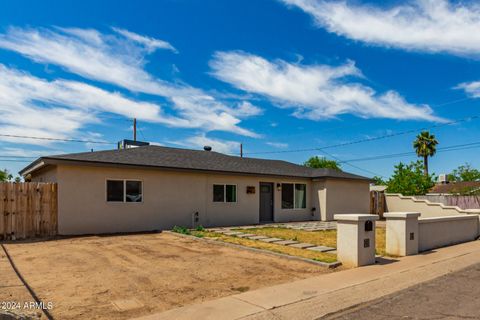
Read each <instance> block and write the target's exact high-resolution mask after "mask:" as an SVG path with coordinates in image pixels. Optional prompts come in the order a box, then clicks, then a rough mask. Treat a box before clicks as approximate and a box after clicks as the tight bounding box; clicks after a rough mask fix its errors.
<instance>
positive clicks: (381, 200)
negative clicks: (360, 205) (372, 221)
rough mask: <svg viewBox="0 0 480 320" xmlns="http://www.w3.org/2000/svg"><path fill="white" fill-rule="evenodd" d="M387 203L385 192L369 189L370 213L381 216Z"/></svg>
mask: <svg viewBox="0 0 480 320" xmlns="http://www.w3.org/2000/svg"><path fill="white" fill-rule="evenodd" d="M386 206H387V204H386V201H385V193H384V192H382V191H370V213H371V214H376V215H378V216H380V218H383V214H384V213H385V208H386Z"/></svg>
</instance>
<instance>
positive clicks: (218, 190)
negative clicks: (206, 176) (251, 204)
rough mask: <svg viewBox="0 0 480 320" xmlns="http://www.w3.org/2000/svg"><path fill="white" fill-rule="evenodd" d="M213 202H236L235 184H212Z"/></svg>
mask: <svg viewBox="0 0 480 320" xmlns="http://www.w3.org/2000/svg"><path fill="white" fill-rule="evenodd" d="M213 202H237V186H236V185H234V184H214V185H213Z"/></svg>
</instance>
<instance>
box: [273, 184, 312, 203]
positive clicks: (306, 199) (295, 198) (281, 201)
mask: <svg viewBox="0 0 480 320" xmlns="http://www.w3.org/2000/svg"><path fill="white" fill-rule="evenodd" d="M280 184H281V187H282V189H281V191H280V209H282V210H306V209H307V201H308V196H307V193H308V192H307V190H308V184H307V183H305V182H280ZM284 184H292V185H293V188H292V192H293V208H283V206H282V203H283V198H282V192H283V185H284ZM297 184H303V185H305V208H295V202H296V201H297V197H296V196H295V185H297Z"/></svg>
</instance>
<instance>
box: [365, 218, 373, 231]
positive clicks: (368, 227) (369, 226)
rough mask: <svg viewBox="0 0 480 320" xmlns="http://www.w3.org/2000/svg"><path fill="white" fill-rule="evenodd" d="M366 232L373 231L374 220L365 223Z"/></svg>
mask: <svg viewBox="0 0 480 320" xmlns="http://www.w3.org/2000/svg"><path fill="white" fill-rule="evenodd" d="M365 231H373V222H372V220H367V221H365Z"/></svg>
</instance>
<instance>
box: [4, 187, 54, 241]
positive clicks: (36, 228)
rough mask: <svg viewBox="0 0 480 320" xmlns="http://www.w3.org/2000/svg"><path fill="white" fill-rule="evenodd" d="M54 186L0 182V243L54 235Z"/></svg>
mask: <svg viewBox="0 0 480 320" xmlns="http://www.w3.org/2000/svg"><path fill="white" fill-rule="evenodd" d="M57 201H58V186H57V184H56V183H37V182H23V183H12V182H1V183H0V240H6V239H12V240H15V239H26V238H33V237H48V236H55V235H56V234H57V230H58V204H57Z"/></svg>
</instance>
